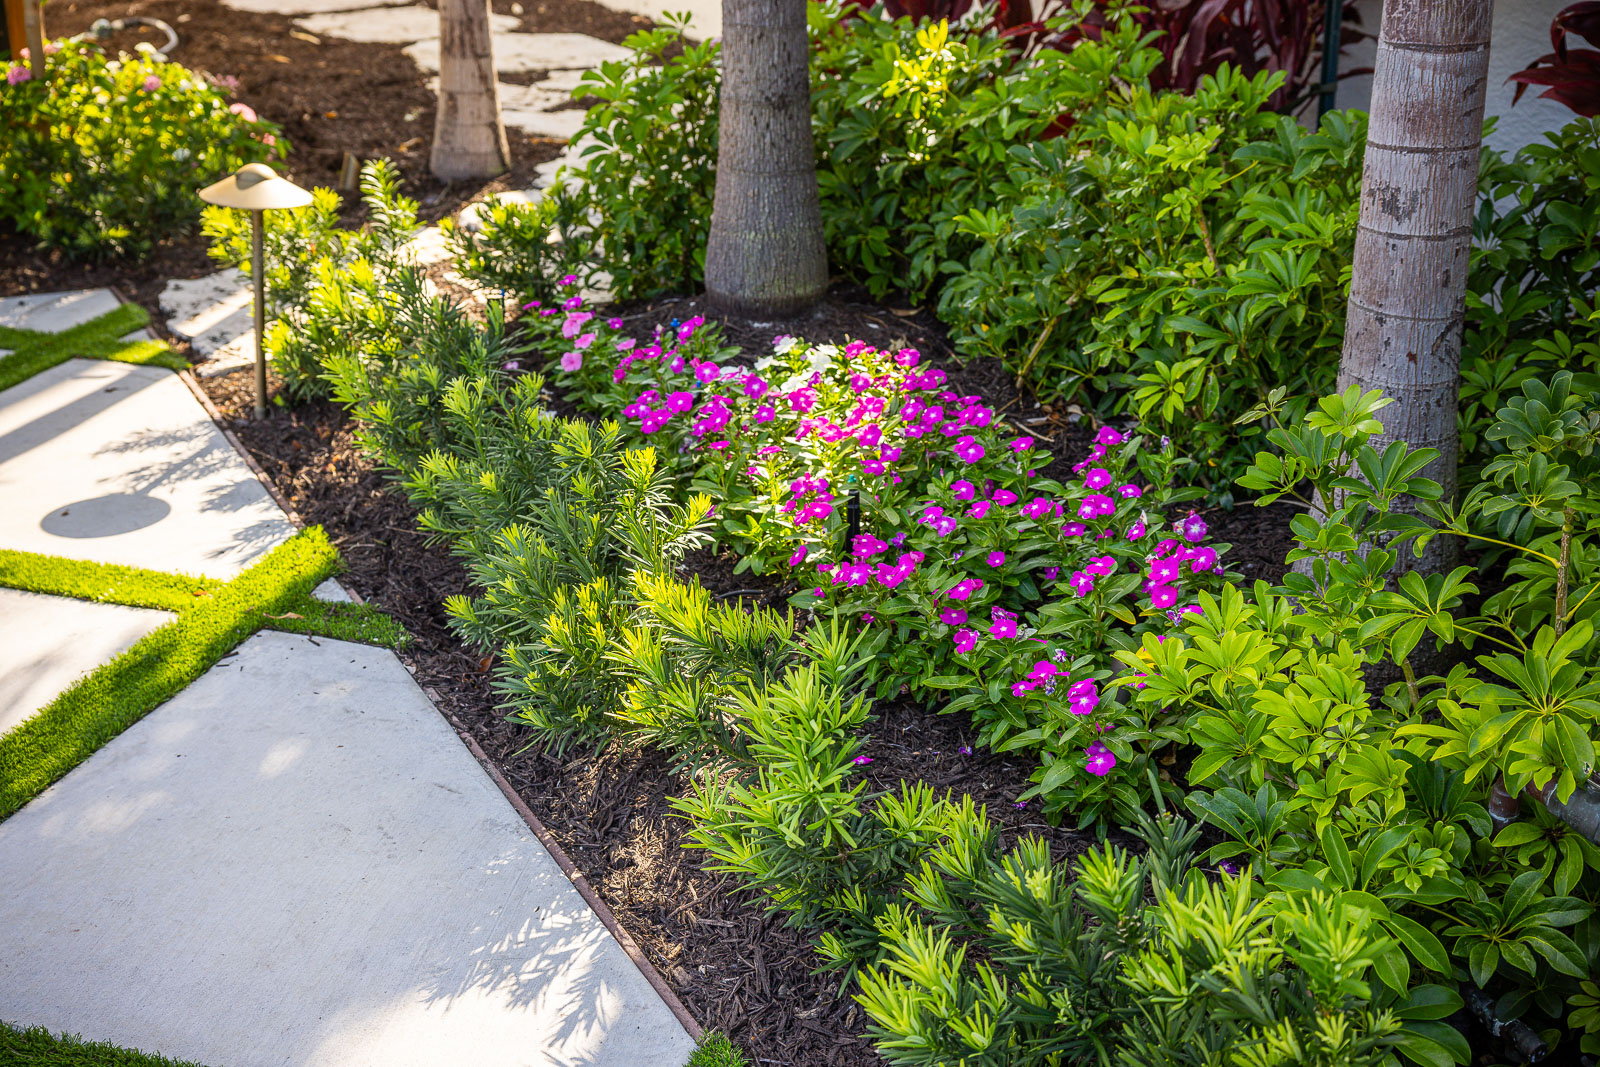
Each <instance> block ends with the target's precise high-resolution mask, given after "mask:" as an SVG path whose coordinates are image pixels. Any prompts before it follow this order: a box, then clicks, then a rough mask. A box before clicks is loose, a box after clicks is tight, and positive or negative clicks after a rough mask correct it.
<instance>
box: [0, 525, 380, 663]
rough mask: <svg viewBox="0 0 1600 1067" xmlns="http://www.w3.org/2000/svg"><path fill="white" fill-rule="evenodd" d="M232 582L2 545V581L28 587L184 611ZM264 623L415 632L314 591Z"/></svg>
mask: <svg viewBox="0 0 1600 1067" xmlns="http://www.w3.org/2000/svg"><path fill="white" fill-rule="evenodd" d="M227 585H228V583H227V582H224V581H221V580H220V579H216V578H201V577H196V576H194V575H190V574H168V573H166V572H165V571H151V570H145V569H144V568H143V567H126V566H123V565H122V564H120V563H95V562H93V561H92V560H81V559H68V558H67V557H65V556H46V555H42V554H40V553H37V552H19V551H17V550H15V549H9V548H0V586H3V587H5V588H8V589H21V590H24V591H26V592H29V593H44V594H46V595H48V596H62V597H71V598H73V599H74V600H90V601H93V602H95V603H97V604H122V605H125V606H127V607H130V608H154V609H156V610H157V611H171V612H175V613H177V614H182V613H184V612H186V611H193V610H195V609H196V608H203V607H205V606H206V604H207V602H208V601H209V600H211V599H212V598H214V597H215V596H216V595H217V594H218V593H219V592H221V591H222V590H223V589H225V588H226V587H227ZM261 626H262V628H263V629H268V630H279V631H282V632H283V633H290V634H307V635H309V636H312V637H328V638H332V639H334V640H336V641H355V642H358V643H360V644H364V645H381V646H383V647H384V648H402V647H404V646H405V644H406V642H407V641H409V640H410V637H411V635H410V634H408V633H406V630H405V627H403V626H401V625H400V624H399V623H398V622H396V621H395V620H394V619H392V618H390V617H389V616H388V615H385V614H384V613H383V612H381V611H379V610H377V609H376V608H373V607H371V606H370V605H367V604H347V603H337V602H328V601H323V600H318V599H317V598H316V597H315V596H311V595H307V596H305V597H302V598H300V599H299V600H296V601H295V602H294V603H292V604H290V605H288V606H287V607H286V608H285V610H284V611H283V612H281V613H279V614H276V615H263V616H262V621H261Z"/></svg>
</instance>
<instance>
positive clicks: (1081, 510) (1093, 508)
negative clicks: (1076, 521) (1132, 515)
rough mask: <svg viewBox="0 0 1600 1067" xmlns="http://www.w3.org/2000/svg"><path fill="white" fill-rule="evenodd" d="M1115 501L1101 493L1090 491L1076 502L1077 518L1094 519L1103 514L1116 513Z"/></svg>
mask: <svg viewBox="0 0 1600 1067" xmlns="http://www.w3.org/2000/svg"><path fill="white" fill-rule="evenodd" d="M1116 510H1117V504H1116V501H1114V500H1112V499H1111V498H1110V497H1108V496H1105V495H1104V494H1102V493H1090V494H1089V495H1088V496H1086V497H1084V498H1083V500H1082V502H1081V503H1079V504H1078V518H1080V519H1096V518H1099V517H1101V516H1103V515H1113V514H1115V513H1116Z"/></svg>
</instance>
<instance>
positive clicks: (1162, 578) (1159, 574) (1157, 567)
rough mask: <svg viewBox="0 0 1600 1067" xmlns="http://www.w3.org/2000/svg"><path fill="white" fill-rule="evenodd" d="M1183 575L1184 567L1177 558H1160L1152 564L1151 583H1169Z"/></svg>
mask: <svg viewBox="0 0 1600 1067" xmlns="http://www.w3.org/2000/svg"><path fill="white" fill-rule="evenodd" d="M1182 576H1183V568H1182V567H1181V566H1180V565H1179V563H1178V561H1177V560H1175V559H1159V560H1155V561H1153V562H1152V563H1151V564H1150V574H1149V578H1150V583H1151V584H1152V585H1168V584H1170V583H1172V582H1175V581H1177V580H1178V579H1179V578H1181V577H1182Z"/></svg>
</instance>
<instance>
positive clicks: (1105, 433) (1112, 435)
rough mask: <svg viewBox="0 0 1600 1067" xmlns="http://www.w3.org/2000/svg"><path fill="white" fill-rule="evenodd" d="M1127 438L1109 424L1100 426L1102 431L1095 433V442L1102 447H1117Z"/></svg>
mask: <svg viewBox="0 0 1600 1067" xmlns="http://www.w3.org/2000/svg"><path fill="white" fill-rule="evenodd" d="M1126 440H1127V438H1126V437H1123V436H1122V435H1121V434H1120V433H1118V432H1117V431H1116V430H1113V429H1112V428H1111V427H1109V426H1102V427H1100V432H1099V433H1097V434H1095V435H1094V443H1095V444H1097V445H1099V446H1100V447H1102V448H1115V447H1116V446H1117V445H1120V444H1121V443H1122V442H1124V441H1126Z"/></svg>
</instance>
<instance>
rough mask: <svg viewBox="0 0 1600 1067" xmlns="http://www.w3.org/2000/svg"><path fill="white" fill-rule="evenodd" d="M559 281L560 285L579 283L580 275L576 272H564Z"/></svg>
mask: <svg viewBox="0 0 1600 1067" xmlns="http://www.w3.org/2000/svg"><path fill="white" fill-rule="evenodd" d="M557 282H558V284H560V285H577V284H578V276H577V275H576V274H563V275H562V276H561V277H560V278H558V279H557Z"/></svg>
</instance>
